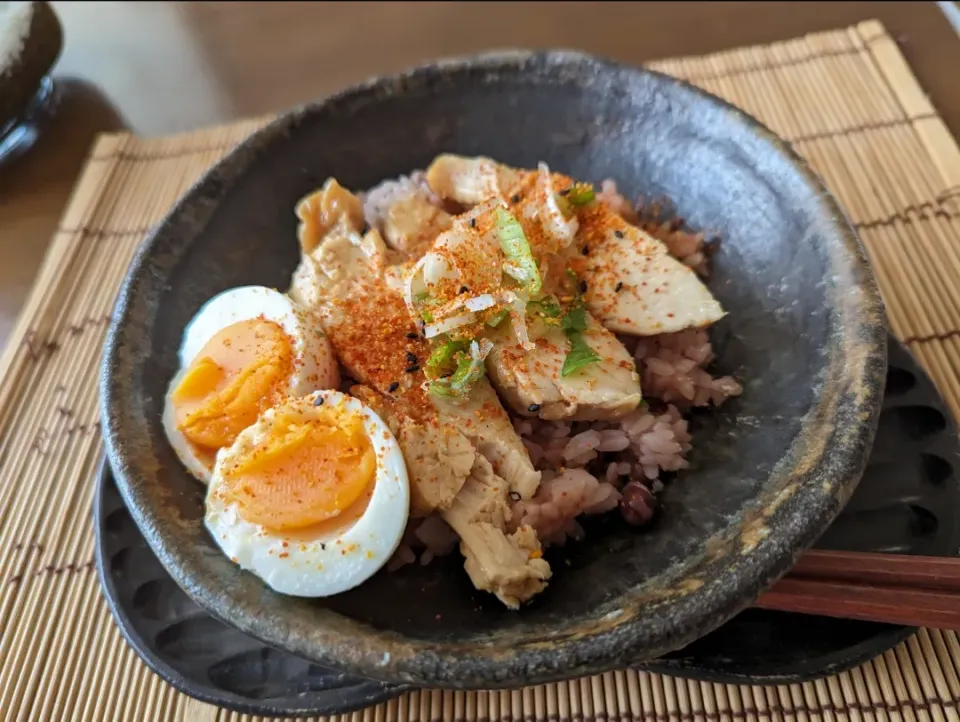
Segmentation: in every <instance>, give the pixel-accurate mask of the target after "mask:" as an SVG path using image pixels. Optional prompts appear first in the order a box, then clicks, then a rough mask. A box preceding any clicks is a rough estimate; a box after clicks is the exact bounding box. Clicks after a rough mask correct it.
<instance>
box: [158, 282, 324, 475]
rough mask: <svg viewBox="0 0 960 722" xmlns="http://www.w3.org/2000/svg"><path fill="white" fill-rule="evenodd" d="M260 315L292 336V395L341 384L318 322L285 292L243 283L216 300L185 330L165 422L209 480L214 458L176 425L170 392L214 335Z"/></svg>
mask: <svg viewBox="0 0 960 722" xmlns="http://www.w3.org/2000/svg"><path fill="white" fill-rule="evenodd" d="M261 317H262V318H264V319H265V320H267V321H273V322H274V323H276V324H277V325H278V326H280V327H281V328H282V329H283V330H284V332H285V333H286V334H287V336H288V337H289V338H290V341H291V344H292V346H293V352H294V356H295V359H296V361H295V364H294V372H293V374H292V375H291V376H290V379H289V384H288V387H287V392H288V393H289V394H290V395H291V396H302V395H304V394H308V393H310V392H311V391H314V390H315V389H318V388H337V387H338V386H339V385H340V372H339V368H338V366H337V359H336V355H335V353H334V351H333V347H332V346H331V344H330V341H329V340H328V339H327V337H326V336H325V335H324V333H323V329H322V328H321V326H320V323H319V321H318V320H317V319H316V318H315V317H314V316H313V315H312V314H310V313H307V312H306V311H304V310H303V309H301V308H299V307H298V306H297V304H295V303H294V302H293V301H292V300H291V299H290V298H288V297H287V296H286V295H285V294H283V293H280V292H279V291H277V290H274V289H272V288H267V287H266V286H240V287H239V288H231V289H228V290H226V291H223V292H222V293H220V294H218V295H216V296H214V297H213V298H211V299H210V300H209V301H207V302H206V303H205V304H204V305H203V306H202V307H201V308H200V310H199V311H197V313H196V315H194V317H193V319H192V320H191V321H190V323H189V324H187V327H186V329H185V330H184V333H183V341H182V343H181V345H180V349H179V352H178V358H179V360H180V369H179V370H178V371H177V373H176V375H174V377H173V379H172V380H171V382H170V385H169V386H168V389H167V395H166V398H165V399H164V408H163V420H162V421H163V428H164V431H165V432H166V435H167V440H168V441H169V442H170V445H171V446H172V447H173V450H174V451H175V452H176V454H177V456H178V457H179V459H180V461H181V462H182V463H183V465H184V466H185V467H186V468H187V470H188V471H189V472H190V473H191V474H192V475H193V476H195V477H197V479H199V480H200V481H202V482H204V483H206V482H208V481H209V479H210V472H211V470H210V462H209V460H205V459H204V458H202V457H201V456H200V455H198V454H197V453H196V451H195V450H194V448H193V446H192V445H191V444H190V443H189V442H188V441H187V439H186V437H185V436H184V435H183V432H182V431H180V429H179V428H177V424H176V419H175V416H176V413H175V409H174V408H173V404H172V403H171V402H170V395H171V394H172V393H173V391H174V389H176V388H177V386H178V385H179V384H180V381H181V380H182V379H183V376H184V374H185V373H186V369H187V368H188V367H189V366H190V364H191V363H193V361H194V359H196V357H197V355H198V354H199V353H200V351H201V350H203V347H204V346H205V345H206V344H207V342H208V341H210V339H211V338H213V337H214V336H216V335H217V334H218V333H219V332H220V331H222V330H223V329H224V328H226V327H227V326H231V325H233V324H235V323H239V322H241V321H250V320H252V319H256V318H261Z"/></svg>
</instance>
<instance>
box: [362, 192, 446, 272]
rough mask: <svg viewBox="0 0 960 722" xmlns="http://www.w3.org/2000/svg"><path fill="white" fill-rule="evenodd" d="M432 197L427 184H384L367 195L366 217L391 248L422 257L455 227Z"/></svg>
mask: <svg viewBox="0 0 960 722" xmlns="http://www.w3.org/2000/svg"><path fill="white" fill-rule="evenodd" d="M431 196H432V193H431V192H430V189H429V188H428V187H427V186H426V182H425V181H420V182H418V181H416V180H414V179H413V178H405V177H404V178H400V179H399V180H389V181H384V182H383V183H381V184H380V185H379V186H377V187H376V188H375V189H373V190H372V191H371V192H370V193H369V194H367V196H366V198H365V200H364V209H363V210H364V216H365V218H366V221H367V223H368V224H369V225H370V227H371V228H376V229H377V230H378V231H380V234H381V235H382V236H383V240H384V241H386V242H387V245H388V246H390V247H391V248H393V249H396V250H398V251H402V252H403V253H405V254H407V255H409V256H413V257H415V258H419V257H420V256H422V255H423V254H424V253H425V252H426V250H427V249H428V248H429V247H430V245H431V244H432V243H433V240H434V239H435V238H436V237H437V236H438V235H439V234H440V233H442V232H443V231H445V230H447V229H448V228H450V226H451V224H452V216H451V215H450V214H449V213H447V212H446V210H444V209H443V208H441V207H440V206H439V205H438V204H437V203H435V202H434V200H435V197H431Z"/></svg>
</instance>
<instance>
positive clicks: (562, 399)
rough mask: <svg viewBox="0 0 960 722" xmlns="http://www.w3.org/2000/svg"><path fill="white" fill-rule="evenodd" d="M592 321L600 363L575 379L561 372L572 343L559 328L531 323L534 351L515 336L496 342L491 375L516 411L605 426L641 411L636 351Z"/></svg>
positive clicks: (589, 332) (588, 337) (587, 337)
mask: <svg viewBox="0 0 960 722" xmlns="http://www.w3.org/2000/svg"><path fill="white" fill-rule="evenodd" d="M586 319H587V328H586V330H585V331H584V332H583V340H584V341H586V343H587V344H588V345H589V346H590V348H591V349H592V350H593V351H594V353H596V354H597V356H599V357H600V360H599V361H596V362H594V363H590V364H587V365H586V366H584V367H583V368H582V369H580V370H579V371H577V372H575V373H573V374H570V375H569V376H563V375H562V373H561V371H562V369H563V364H564V361H565V360H566V357H567V353H568V351H569V340H568V339H567V336H566V334H565V333H564V331H563V329H562V328H560V327H559V326H556V325H554V326H551V325H547V324H546V323H544V322H543V321H541V320H536V321H533V320H532V319H531V321H532V322H531V323H530V325H529V335H530V339H531V340H532V341H533V343H535V344H536V349H534V350H532V351H528V350H526V349H524V348H523V346H522V345H521V344H520V343H519V342H518V341H517V340H516V339H515V338H514V336H513V334H512V333H511V332H509V331H505V332H502V333H500V334H498V336H495V337H491V340H492V341H493V343H494V345H493V349H492V350H491V351H490V354H489V355H488V356H487V358H486V366H487V373H488V374H489V375H490V377H491V378H492V379H493V382H494V385H495V386H496V387H497V388H498V389H499V390H500V393H501V395H502V396H504V397H505V398H506V401H507V403H509V404H510V406H511V408H513V409H514V410H516V411H517V412H518V413H520V414H523V415H528V416H534V415H536V416H539V417H540V418H541V419H546V420H548V421H555V420H560V419H569V420H572V421H600V420H610V419H618V418H621V417H623V416H625V415H626V414H629V413H630V412H631V411H633V410H634V409H635V408H637V406H639V404H640V402H641V401H642V400H643V397H642V395H641V393H640V376H639V374H638V373H637V370H636V363H635V362H634V360H633V357H632V356H631V355H630V352H629V351H627V350H626V349H625V348H624V347H623V344H622V343H620V341H618V340H617V338H616V336H614V335H613V334H612V333H610V332H609V331H607V330H606V329H605V328H604V327H603V326H601V325H600V324H599V323H597V321H596V320H595V319H594V318H593V317H592V316H591V315H590V314H589V313H587V314H586Z"/></svg>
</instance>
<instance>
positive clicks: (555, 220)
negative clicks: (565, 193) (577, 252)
mask: <svg viewBox="0 0 960 722" xmlns="http://www.w3.org/2000/svg"><path fill="white" fill-rule="evenodd" d="M536 197H537V200H538V201H540V203H541V204H542V206H543V212H542V213H541V215H540V222H541V223H542V224H543V229H544V230H545V231H546V232H547V233H549V234H550V235H551V236H553V237H554V238H555V239H556V240H557V241H558V242H559V243H560V247H561V248H566V247H567V246H569V245H570V244H571V243H572V242H573V239H574V236H576V235H577V230H578V229H579V228H580V222H579V221H578V220H577V217H576V216H571V217H570V218H569V219H568V218H566V217H565V216H564V214H563V211H562V210H561V209H560V205H559V204H558V203H557V197H556V195H554V192H553V180H552V179H551V178H550V168H548V167H547V164H546V163H538V164H537V194H536Z"/></svg>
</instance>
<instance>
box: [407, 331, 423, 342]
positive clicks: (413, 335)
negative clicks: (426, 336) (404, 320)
mask: <svg viewBox="0 0 960 722" xmlns="http://www.w3.org/2000/svg"><path fill="white" fill-rule="evenodd" d="M407 338H409V339H411V340H414V339H418V338H420V334H419V333H417V332H416V331H411V332H410V333H408V334H407Z"/></svg>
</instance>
